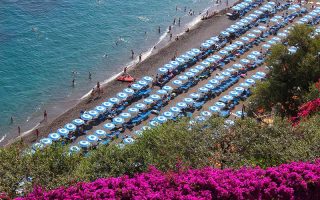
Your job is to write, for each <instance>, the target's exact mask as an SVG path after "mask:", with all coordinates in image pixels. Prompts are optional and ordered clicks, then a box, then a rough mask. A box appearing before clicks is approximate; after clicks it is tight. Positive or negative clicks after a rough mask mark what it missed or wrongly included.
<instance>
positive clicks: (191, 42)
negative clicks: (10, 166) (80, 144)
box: [1, 3, 234, 146]
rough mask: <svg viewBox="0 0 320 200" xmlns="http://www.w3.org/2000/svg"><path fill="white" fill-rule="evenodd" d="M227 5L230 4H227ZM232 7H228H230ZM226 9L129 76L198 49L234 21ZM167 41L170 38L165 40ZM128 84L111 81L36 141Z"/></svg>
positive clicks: (44, 128)
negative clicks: (100, 91)
mask: <svg viewBox="0 0 320 200" xmlns="http://www.w3.org/2000/svg"><path fill="white" fill-rule="evenodd" d="M229 4H230V3H229ZM231 6H232V5H229V7H231ZM227 11H228V10H227V9H224V10H221V11H220V12H218V13H213V12H212V11H211V10H210V12H209V15H210V17H209V18H208V19H205V20H201V21H200V22H199V23H197V24H196V25H194V26H193V27H192V28H191V29H190V31H189V32H188V33H186V32H185V33H183V34H181V35H180V36H179V40H177V41H176V40H173V41H172V42H169V43H168V44H167V45H165V46H164V47H162V48H159V47H158V48H157V49H155V50H154V51H153V52H152V54H151V55H150V56H149V57H147V58H146V59H145V60H143V61H142V62H140V63H137V64H136V65H134V66H132V67H130V68H129V69H128V72H129V73H130V74H131V75H132V76H133V77H135V78H136V79H139V78H141V77H143V76H147V75H148V76H155V75H156V73H157V69H158V67H159V66H162V65H164V64H166V63H168V62H169V61H170V60H171V59H172V58H173V57H174V55H175V54H177V55H179V54H182V53H184V52H186V51H188V50H190V49H191V48H199V45H200V44H201V43H202V42H203V41H204V40H206V39H208V38H210V37H212V36H214V35H218V34H219V33H220V32H221V31H222V30H224V29H226V28H227V27H229V26H230V25H231V24H233V23H234V21H232V20H229V19H228V17H227V16H226V15H225V13H226V12H227ZM168 40H169V38H168ZM127 86H128V83H122V82H119V81H116V80H112V81H110V82H108V83H107V84H104V85H103V87H102V88H103V94H102V95H101V96H100V97H99V98H98V97H96V98H95V99H94V100H93V101H89V100H88V98H83V99H82V100H81V101H79V102H76V103H75V105H74V106H73V107H72V108H70V109H69V110H67V111H66V112H64V113H63V114H61V115H60V116H59V117H57V118H55V119H50V118H48V121H47V122H43V123H41V124H40V125H39V126H38V127H37V129H38V130H39V139H40V138H42V137H46V136H47V135H48V134H49V133H50V132H52V131H55V130H57V129H58V128H60V127H63V126H64V125H65V124H66V123H68V122H71V121H72V120H73V119H75V118H79V115H80V111H84V110H90V109H92V108H94V107H95V106H97V105H99V104H101V103H102V102H104V101H105V99H108V98H111V97H113V96H114V95H115V94H117V93H118V92H120V91H122V90H123V89H124V88H125V87H127ZM17 136H18V135H16V137H15V138H12V137H11V138H10V137H9V138H8V139H9V140H6V139H5V140H4V141H3V142H2V143H1V145H2V146H7V145H10V144H12V143H14V142H15V141H17V140H21V139H22V140H23V141H24V142H25V143H26V144H30V143H33V142H35V141H36V135H35V132H34V131H28V132H26V133H24V134H22V136H21V137H17Z"/></svg>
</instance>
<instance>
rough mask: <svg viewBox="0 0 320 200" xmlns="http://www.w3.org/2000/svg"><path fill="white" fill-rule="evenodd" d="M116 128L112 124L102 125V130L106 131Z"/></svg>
mask: <svg viewBox="0 0 320 200" xmlns="http://www.w3.org/2000/svg"><path fill="white" fill-rule="evenodd" d="M115 127H116V126H115V125H114V124H113V123H106V124H104V125H103V128H105V129H107V130H112V129H114V128H115Z"/></svg>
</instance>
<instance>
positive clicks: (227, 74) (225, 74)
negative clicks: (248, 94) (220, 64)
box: [221, 71, 231, 76]
mask: <svg viewBox="0 0 320 200" xmlns="http://www.w3.org/2000/svg"><path fill="white" fill-rule="evenodd" d="M221 74H222V75H223V76H231V74H230V73H229V72H227V71H224V72H221Z"/></svg>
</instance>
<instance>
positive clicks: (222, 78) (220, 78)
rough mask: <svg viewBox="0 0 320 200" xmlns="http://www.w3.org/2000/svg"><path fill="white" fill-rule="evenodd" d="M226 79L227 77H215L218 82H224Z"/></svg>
mask: <svg viewBox="0 0 320 200" xmlns="http://www.w3.org/2000/svg"><path fill="white" fill-rule="evenodd" d="M225 78H226V77H225V76H215V79H216V80H218V81H220V82H221V81H223V80H224V79H225Z"/></svg>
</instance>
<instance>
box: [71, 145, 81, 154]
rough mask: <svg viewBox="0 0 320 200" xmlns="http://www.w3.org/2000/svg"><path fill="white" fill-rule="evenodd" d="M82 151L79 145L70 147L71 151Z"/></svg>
mask: <svg viewBox="0 0 320 200" xmlns="http://www.w3.org/2000/svg"><path fill="white" fill-rule="evenodd" d="M80 151H81V149H80V148H79V147H78V146H71V147H70V148H69V152H70V153H78V152H80Z"/></svg>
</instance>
